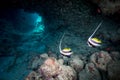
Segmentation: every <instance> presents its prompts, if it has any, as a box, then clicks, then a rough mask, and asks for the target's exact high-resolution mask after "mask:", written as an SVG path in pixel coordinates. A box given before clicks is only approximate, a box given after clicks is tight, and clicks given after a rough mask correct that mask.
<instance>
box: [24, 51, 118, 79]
mask: <svg viewBox="0 0 120 80" xmlns="http://www.w3.org/2000/svg"><path fill="white" fill-rule="evenodd" d="M119 63H120V53H119V52H116V51H112V52H110V53H108V52H106V51H100V52H95V53H93V54H92V55H90V56H83V55H81V54H79V55H76V54H73V55H71V57H66V56H63V55H59V56H57V55H55V54H54V53H52V52H48V53H43V54H41V55H37V56H36V57H34V58H33V59H32V60H31V62H30V64H29V69H32V71H31V72H30V73H29V74H28V76H26V78H25V80H119V79H120V74H119V73H120V69H119V67H120V64H119Z"/></svg>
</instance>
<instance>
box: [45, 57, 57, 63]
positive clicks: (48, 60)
mask: <svg viewBox="0 0 120 80" xmlns="http://www.w3.org/2000/svg"><path fill="white" fill-rule="evenodd" d="M44 63H45V64H46V65H54V64H55V59H54V58H48V59H47V60H45V62H44Z"/></svg>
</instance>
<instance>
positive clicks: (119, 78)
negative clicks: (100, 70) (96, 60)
mask: <svg viewBox="0 0 120 80" xmlns="http://www.w3.org/2000/svg"><path fill="white" fill-rule="evenodd" d="M108 78H109V80H120V61H116V62H112V63H111V64H109V65H108Z"/></svg>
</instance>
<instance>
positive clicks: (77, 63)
mask: <svg viewBox="0 0 120 80" xmlns="http://www.w3.org/2000/svg"><path fill="white" fill-rule="evenodd" d="M69 64H70V66H71V67H73V68H74V69H75V70H76V72H80V71H81V70H82V69H83V66H84V63H83V61H82V60H81V59H80V58H79V57H78V56H75V57H73V58H72V59H71V60H70V61H69Z"/></svg>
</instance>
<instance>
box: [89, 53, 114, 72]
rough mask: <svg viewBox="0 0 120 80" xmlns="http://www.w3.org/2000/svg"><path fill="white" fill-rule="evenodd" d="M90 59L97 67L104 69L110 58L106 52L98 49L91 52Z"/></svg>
mask: <svg viewBox="0 0 120 80" xmlns="http://www.w3.org/2000/svg"><path fill="white" fill-rule="evenodd" d="M90 60H91V62H93V63H94V64H95V65H96V67H97V68H99V69H101V70H104V71H106V67H107V65H108V63H109V62H110V61H111V60H112V58H111V56H110V55H109V54H108V52H105V51H100V52H97V53H94V54H92V55H91V57H90Z"/></svg>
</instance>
